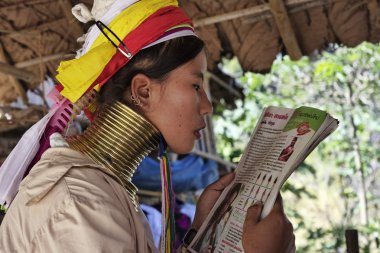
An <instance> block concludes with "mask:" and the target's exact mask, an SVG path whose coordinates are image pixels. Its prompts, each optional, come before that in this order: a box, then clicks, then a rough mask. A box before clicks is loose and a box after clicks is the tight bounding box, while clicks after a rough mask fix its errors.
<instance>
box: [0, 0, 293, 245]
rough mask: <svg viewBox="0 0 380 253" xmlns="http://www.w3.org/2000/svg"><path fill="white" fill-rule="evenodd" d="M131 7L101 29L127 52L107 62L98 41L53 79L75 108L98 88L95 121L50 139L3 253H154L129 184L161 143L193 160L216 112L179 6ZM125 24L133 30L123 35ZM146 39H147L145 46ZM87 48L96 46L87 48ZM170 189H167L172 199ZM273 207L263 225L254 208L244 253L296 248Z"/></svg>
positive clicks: (217, 187) (210, 194) (11, 217)
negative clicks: (77, 133)
mask: <svg viewBox="0 0 380 253" xmlns="http://www.w3.org/2000/svg"><path fill="white" fill-rule="evenodd" d="M105 2H106V1H104V3H105ZM125 2H127V1H116V2H114V3H113V4H111V5H108V6H103V8H99V4H100V3H101V1H99V2H98V5H97V2H95V4H94V8H93V10H94V9H97V10H100V11H101V12H102V13H103V15H108V14H107V13H108V12H107V11H106V10H104V8H106V9H107V8H108V9H109V10H115V8H116V9H117V8H120V5H122V4H124V3H125ZM129 2H132V3H131V4H130V5H129V6H127V7H124V10H123V11H122V12H121V13H120V14H116V15H117V16H116V17H114V18H109V19H108V24H106V25H108V27H106V28H104V25H103V24H102V25H100V24H101V23H97V25H98V26H101V27H100V31H101V32H104V30H105V29H110V30H112V31H113V32H114V33H115V34H116V37H119V38H121V40H122V41H123V42H124V43H125V44H123V43H120V44H121V45H118V49H117V51H115V52H113V54H112V55H111V54H108V52H105V51H104V50H105V49H107V47H111V48H112V44H114V43H115V39H112V38H111V39H110V38H107V40H108V39H109V40H110V41H108V42H107V43H106V42H96V41H95V42H93V43H94V44H93V45H92V47H91V48H90V49H86V48H84V49H83V50H82V55H80V57H79V58H78V59H77V60H74V61H73V62H69V63H67V64H66V63H64V64H63V65H61V67H60V69H59V72H60V74H59V75H58V76H57V79H58V80H59V81H60V82H61V84H62V85H63V91H61V94H62V95H63V96H66V97H67V98H69V99H70V101H72V102H73V103H75V102H76V101H77V99H78V98H80V97H82V96H83V94H85V93H86V92H88V91H91V90H92V88H93V87H95V86H96V85H97V87H98V88H100V93H99V98H98V101H99V103H100V104H99V105H98V109H97V114H96V117H95V120H94V121H93V122H92V124H91V125H90V127H89V128H88V129H87V130H86V131H85V133H84V134H83V135H80V136H74V137H68V138H66V139H64V138H63V137H62V136H61V135H59V134H53V135H52V136H51V138H50V145H51V148H50V149H48V150H47V151H46V152H45V153H44V154H43V156H42V158H41V159H40V161H39V162H38V163H37V164H36V165H35V166H34V167H33V169H32V170H31V172H30V173H29V175H28V176H27V177H26V178H25V179H24V180H23V182H22V184H21V186H20V188H19V191H18V193H17V196H16V197H15V199H14V200H13V202H12V204H11V205H10V207H9V209H8V211H7V214H6V216H5V218H4V221H3V224H2V225H1V227H0V251H1V252H156V251H158V250H157V249H156V248H155V247H154V243H153V238H152V235H151V232H150V230H149V227H148V225H147V222H146V218H145V217H144V215H143V213H142V212H141V210H140V208H139V206H138V203H137V201H136V198H135V194H136V188H135V186H134V185H133V184H132V183H131V182H130V178H131V176H132V174H133V172H134V170H135V169H136V167H137V165H138V163H139V162H140V161H141V159H142V158H143V157H144V156H146V155H147V154H148V153H150V152H151V151H152V150H154V149H157V147H158V146H159V145H160V144H161V153H162V151H163V148H162V146H164V145H165V142H166V143H167V145H168V146H169V147H170V148H171V150H172V151H174V152H176V153H187V152H189V151H191V149H192V147H193V145H194V142H195V141H196V140H197V139H199V138H200V131H201V130H202V129H203V128H204V127H205V122H204V116H205V115H207V114H208V113H210V112H211V111H212V106H211V103H210V101H209V100H208V98H207V96H206V93H205V90H204V87H203V81H204V80H203V79H204V75H205V73H206V67H207V66H206V56H205V52H204V50H203V42H202V41H201V40H200V39H198V38H197V37H196V36H195V35H194V33H191V31H190V32H189V31H187V30H186V29H189V24H190V23H189V22H188V21H187V18H186V17H185V16H184V15H183V14H181V13H180V10H179V8H177V7H176V3H175V2H174V3H173V1H159V0H157V1H156V0H154V1H153V0H149V1H139V2H137V3H135V2H136V1H129ZM106 4H108V2H107V3H106ZM157 6H158V7H157ZM82 12H83V10H82ZM105 12H106V14H104V13H105ZM119 12H120V11H119ZM145 12H151V13H149V15H147V17H144V18H143V20H144V22H140V21H138V22H137V21H136V24H135V25H133V24H131V23H133V21H134V20H133V19H134V18H135V17H136V16H138V15H140V14H144V13H145ZM116 13H118V12H116ZM128 13H129V14H128ZM131 13H133V17H132V16H131ZM127 14H128V15H127ZM95 19H96V17H95ZM152 19H154V20H152ZM180 19H182V21H180V22H177V21H178V20H180ZM110 20H111V21H110ZM123 20H124V21H125V20H128V24H127V23H122V24H123V25H121V26H120V25H119V24H120V22H122V21H123ZM124 21H123V22H124ZM169 21H170V22H169ZM172 21H173V22H172ZM176 22H177V23H176ZM181 22H182V23H184V24H185V25H181ZM127 26H131V28H128V29H130V31H129V32H128V33H127V34H126V33H124V34H123V33H122V32H120V31H119V30H123V29H124V28H125V27H127ZM168 27H169V28H168ZM170 27H174V28H170ZM95 28H96V27H95ZM95 28H94V29H95ZM190 28H191V27H190ZM125 29H127V28H125ZM149 29H151V30H149ZM161 30H162V32H161V33H157V36H153V34H154V33H156V32H157V31H161ZM185 30H186V32H184V31H185ZM190 30H191V29H190ZM148 31H149V32H148ZM104 34H105V35H106V37H111V33H109V32H105V33H104ZM141 34H143V35H144V36H146V37H149V38H146V40H144V39H145V37H144V39H142V38H141ZM173 34H174V35H173ZM98 36H100V37H102V38H103V39H104V37H105V36H103V35H102V34H101V33H99V35H98ZM88 41H91V38H90V39H89V38H88V37H87V39H86V42H87V45H88ZM137 41H138V42H141V43H140V44H139V45H138V46H136V45H135V44H134V43H137ZM90 44H91V43H90ZM85 45H86V43H85ZM98 55H100V57H98ZM86 57H87V59H86ZM91 57H95V58H91ZM107 57H108V58H107ZM83 59H86V61H84V60H83ZM89 59H92V61H89ZM94 59H95V60H94ZM99 69H100V71H99ZM92 74H93V75H92ZM82 84H86V85H87V86H85V87H83V86H81V85H82ZM164 179H167V178H165V177H164ZM232 179H233V174H230V175H227V176H226V177H223V178H221V179H220V180H219V181H217V182H215V183H214V184H212V185H210V186H209V187H207V189H206V190H205V191H204V193H203V194H202V196H201V198H200V200H199V203H198V205H197V211H196V215H195V220H194V223H193V225H192V227H193V228H194V229H198V228H199V227H200V225H201V224H202V222H203V221H204V219H205V217H206V215H207V214H208V212H209V211H210V209H211V207H212V205H213V204H214V203H215V201H216V199H217V197H218V196H219V195H220V193H221V191H222V190H223V189H224V188H225V187H226V186H227V185H228V184H229V183H230V182H231V181H232ZM163 181H165V180H163ZM168 187H170V185H169V184H168V185H165V187H164V189H163V190H164V191H165V192H166V193H167V195H168V194H169V195H170V191H168V189H167V188H168ZM165 196H166V195H165ZM169 204H170V203H169ZM276 205H277V206H276ZM276 205H275V207H274V209H273V211H272V213H271V214H270V215H269V216H268V217H267V218H266V219H264V220H262V221H259V217H260V211H261V207H260V206H254V207H252V208H251V209H249V211H248V215H247V219H246V223H245V227H244V230H245V232H244V241H243V242H244V249H245V251H246V252H260V253H264V252H265V253H266V252H268V253H269V252H285V251H286V250H287V248H289V247H292V246H293V245H294V239H293V233H292V228H291V225H290V223H289V222H288V220H287V219H286V217H285V215H284V213H283V211H282V204H281V203H280V202H277V204H276ZM166 208H167V207H166ZM165 210H167V209H165ZM169 211H170V210H169ZM167 231H169V230H167ZM163 241H164V242H166V241H169V246H167V245H165V244H163V247H162V248H161V251H164V252H170V251H171V250H172V248H170V247H171V246H170V245H171V243H170V241H171V238H170V232H168V234H167V235H166V237H164V240H163ZM183 250H184V251H186V249H185V246H184V247H183Z"/></svg>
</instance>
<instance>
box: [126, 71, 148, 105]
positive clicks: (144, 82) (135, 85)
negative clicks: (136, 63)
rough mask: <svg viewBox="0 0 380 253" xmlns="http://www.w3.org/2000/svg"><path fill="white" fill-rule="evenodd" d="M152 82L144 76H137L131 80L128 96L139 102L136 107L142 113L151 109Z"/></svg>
mask: <svg viewBox="0 0 380 253" xmlns="http://www.w3.org/2000/svg"><path fill="white" fill-rule="evenodd" d="M153 82H154V81H153V80H152V79H151V78H149V77H147V76H146V75H144V74H137V75H135V76H134V77H133V78H132V80H131V89H130V91H131V94H130V96H131V95H132V96H133V97H135V98H137V99H138V100H140V104H139V105H138V106H137V107H140V109H142V111H147V110H149V108H150V107H151V103H152V101H151V99H152V96H151V90H152V86H153ZM129 99H131V98H129ZM131 102H132V101H131Z"/></svg>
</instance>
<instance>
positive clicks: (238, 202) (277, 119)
mask: <svg viewBox="0 0 380 253" xmlns="http://www.w3.org/2000/svg"><path fill="white" fill-rule="evenodd" d="M293 111H294V110H293V109H287V108H279V107H269V108H267V109H265V110H264V112H263V113H262V115H261V118H260V119H259V123H258V125H257V126H256V129H255V131H254V132H253V133H252V135H251V138H250V141H249V143H248V146H247V148H246V150H245V152H244V154H243V156H242V158H241V160H240V162H239V164H238V166H237V169H236V177H235V180H234V182H233V183H232V184H231V185H230V186H229V187H227V188H226V189H225V190H224V191H223V193H222V195H221V197H220V198H219V199H218V201H217V203H216V204H215V206H214V207H213V209H212V210H211V212H210V213H212V214H213V215H209V216H208V218H207V219H206V220H205V223H204V224H203V225H202V227H201V228H200V230H199V231H198V233H197V235H196V237H195V238H194V240H193V241H192V243H191V244H190V246H189V251H191V252H235V250H236V252H242V247H241V245H240V239H241V231H242V227H243V222H244V219H245V212H246V210H247V208H248V207H249V206H250V205H252V204H253V203H254V202H255V201H257V200H260V199H263V201H264V200H265V198H266V197H267V196H268V194H267V193H265V196H263V195H264V193H263V191H261V190H259V189H258V187H255V188H254V189H252V186H253V184H254V183H255V182H256V183H257V184H259V182H258V181H259V180H260V179H261V181H262V179H263V178H264V174H261V175H259V168H260V167H264V170H265V171H270V168H269V167H270V166H273V165H269V164H268V161H272V160H274V159H275V157H273V156H272V150H273V149H274V148H276V140H277V139H278V136H279V135H280V134H281V133H282V130H283V128H284V127H285V125H286V123H287V121H288V120H289V119H290V117H291V115H292V114H293ZM277 149H279V148H277ZM265 168H266V169H265ZM280 171H281V168H278V171H274V175H275V174H279V172H280ZM267 180H269V181H270V182H271V185H273V183H274V182H275V181H276V177H275V176H272V177H271V178H270V179H269V177H268V178H267V177H266V176H265V179H264V181H265V182H266V181H267ZM277 180H278V178H277ZM261 181H260V182H261ZM264 181H263V185H262V186H263V187H267V188H269V187H270V186H267V185H264ZM260 189H261V188H260ZM266 192H268V193H269V190H268V191H266ZM248 195H253V196H252V197H248ZM223 231H226V233H223ZM221 235H223V238H221ZM219 240H222V241H223V243H218V241H219ZM218 244H219V245H218ZM217 245H218V246H223V249H218V250H217V251H216V246H217Z"/></svg>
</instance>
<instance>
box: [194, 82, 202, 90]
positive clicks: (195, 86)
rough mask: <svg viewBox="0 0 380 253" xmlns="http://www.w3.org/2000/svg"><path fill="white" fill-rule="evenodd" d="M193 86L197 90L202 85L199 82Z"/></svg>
mask: <svg viewBox="0 0 380 253" xmlns="http://www.w3.org/2000/svg"><path fill="white" fill-rule="evenodd" d="M193 87H194V89H195V90H196V91H199V90H200V89H201V86H200V85H198V84H193Z"/></svg>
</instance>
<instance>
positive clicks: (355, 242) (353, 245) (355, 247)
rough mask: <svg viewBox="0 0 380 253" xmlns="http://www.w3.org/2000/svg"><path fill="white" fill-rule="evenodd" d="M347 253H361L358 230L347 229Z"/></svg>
mask: <svg viewBox="0 0 380 253" xmlns="http://www.w3.org/2000/svg"><path fill="white" fill-rule="evenodd" d="M345 236H346V246H347V253H359V238H358V231H357V230H356V229H347V230H346V232H345Z"/></svg>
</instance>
